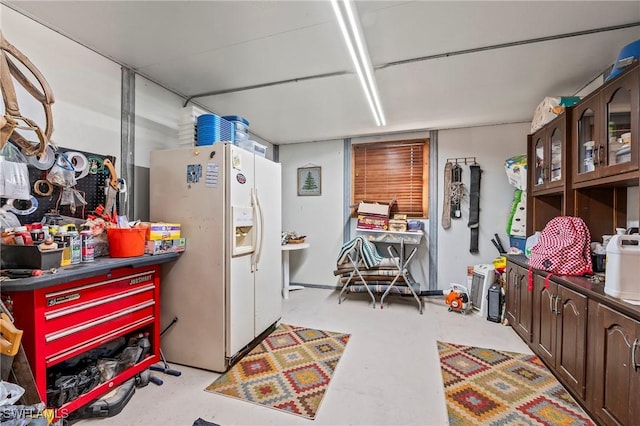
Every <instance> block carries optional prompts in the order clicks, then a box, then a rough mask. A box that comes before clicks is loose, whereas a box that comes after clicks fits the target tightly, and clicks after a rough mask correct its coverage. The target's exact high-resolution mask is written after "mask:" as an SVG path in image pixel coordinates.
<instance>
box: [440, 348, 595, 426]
mask: <svg viewBox="0 0 640 426" xmlns="http://www.w3.org/2000/svg"><path fill="white" fill-rule="evenodd" d="M437 343H438V352H439V354H440V367H441V371H442V381H443V383H444V392H445V397H446V400H447V411H448V413H449V424H450V425H452V426H454V425H496V426H497V425H507V424H509V425H512V424H513V425H548V426H555V425H567V426H569V425H571V426H579V425H594V423H593V422H592V421H591V419H590V418H589V416H588V415H587V414H586V413H585V412H584V411H583V410H582V408H581V407H580V406H579V405H578V404H577V403H576V402H575V400H574V399H573V398H572V397H571V395H570V394H569V393H568V392H567V391H566V390H565V388H564V387H563V386H562V385H561V384H560V383H559V382H558V381H557V379H556V378H555V377H554V376H553V374H552V373H551V372H550V371H549V370H548V369H547V368H546V366H545V365H544V364H543V363H542V361H541V360H540V358H538V357H537V356H535V355H526V354H519V353H514V352H505V351H497V350H493V349H484V348H477V347H473V346H463V345H456V344H453V343H446V342H437Z"/></svg>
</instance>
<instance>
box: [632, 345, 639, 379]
mask: <svg viewBox="0 0 640 426" xmlns="http://www.w3.org/2000/svg"><path fill="white" fill-rule="evenodd" d="M639 345H640V341H638V339H635V340H634V341H633V346H631V366H632V367H633V370H634V371H638V369H640V364H638V363H636V348H637V347H638V346H639Z"/></svg>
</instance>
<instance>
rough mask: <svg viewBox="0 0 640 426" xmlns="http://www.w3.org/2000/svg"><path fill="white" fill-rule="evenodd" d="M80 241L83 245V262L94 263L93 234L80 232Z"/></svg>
mask: <svg viewBox="0 0 640 426" xmlns="http://www.w3.org/2000/svg"><path fill="white" fill-rule="evenodd" d="M80 240H81V244H82V261H83V262H93V259H94V257H93V255H94V246H93V232H91V230H85V231H80Z"/></svg>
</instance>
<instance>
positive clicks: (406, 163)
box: [351, 139, 429, 218]
mask: <svg viewBox="0 0 640 426" xmlns="http://www.w3.org/2000/svg"><path fill="white" fill-rule="evenodd" d="M352 149H353V152H352V157H351V158H352V165H351V166H352V167H351V170H352V181H351V188H352V194H351V202H352V204H357V203H359V202H360V201H363V200H367V201H379V202H389V201H391V200H393V199H395V200H396V204H395V205H394V206H393V208H392V209H391V213H392V214H394V213H398V214H406V215H407V216H408V217H420V218H427V217H429V210H428V199H429V140H424V139H421V140H410V141H394V142H382V143H363V144H354V145H353V146H352Z"/></svg>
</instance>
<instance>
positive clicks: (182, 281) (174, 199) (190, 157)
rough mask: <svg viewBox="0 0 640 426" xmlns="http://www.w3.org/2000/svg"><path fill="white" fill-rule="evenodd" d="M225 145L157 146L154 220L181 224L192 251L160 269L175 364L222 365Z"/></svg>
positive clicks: (166, 343)
mask: <svg viewBox="0 0 640 426" xmlns="http://www.w3.org/2000/svg"><path fill="white" fill-rule="evenodd" d="M224 173H225V162H224V145H223V144H214V145H211V146H206V147H205V146H201V147H197V148H181V149H173V150H162V151H152V152H151V169H150V208H151V220H152V221H163V222H171V223H173V222H178V223H180V224H181V226H182V230H181V231H182V235H183V236H184V237H186V238H187V244H188V249H187V250H186V251H185V252H184V253H182V255H181V256H180V259H178V260H177V261H176V262H172V263H170V264H167V265H164V266H163V268H162V288H161V292H160V294H161V326H162V327H165V326H166V325H167V324H169V323H170V322H171V320H172V319H173V318H174V317H177V318H178V321H177V322H176V323H175V325H174V326H173V327H171V329H170V330H169V331H168V332H167V333H166V334H165V335H164V336H162V342H161V344H162V349H163V352H164V354H165V356H166V357H167V360H168V361H170V362H175V363H178V364H184V365H189V366H193V367H198V368H203V369H207V370H213V371H224V370H225V369H226V362H225V345H224V343H225V327H226V323H225V322H226V318H225V284H224V283H225V279H226V274H225V261H226V259H227V257H228V256H227V254H226V253H228V252H227V251H226V239H227V233H226V232H225V209H224V205H225V191H224V183H223V182H224V181H223V176H224Z"/></svg>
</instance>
